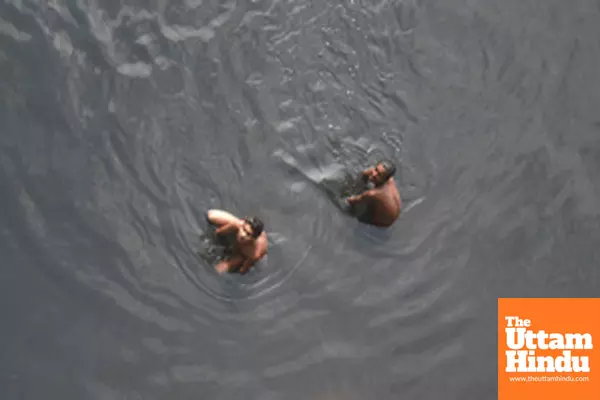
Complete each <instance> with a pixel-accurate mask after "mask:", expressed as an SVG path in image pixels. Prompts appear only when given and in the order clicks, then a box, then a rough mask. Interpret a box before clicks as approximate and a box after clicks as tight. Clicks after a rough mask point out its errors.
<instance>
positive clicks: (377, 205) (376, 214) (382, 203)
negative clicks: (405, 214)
mask: <svg viewBox="0 0 600 400" xmlns="http://www.w3.org/2000/svg"><path fill="white" fill-rule="evenodd" d="M374 192H375V194H374V196H373V197H372V202H371V204H372V207H373V211H372V212H373V214H372V218H373V223H374V224H375V225H378V226H390V225H392V224H393V223H394V221H395V220H396V219H397V218H398V216H399V215H400V210H401V208H402V200H401V199H400V193H398V189H397V188H396V182H395V181H394V178H390V179H389V180H388V181H387V182H386V183H384V184H383V185H382V186H380V187H378V188H375V189H374Z"/></svg>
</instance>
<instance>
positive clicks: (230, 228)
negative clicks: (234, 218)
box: [215, 223, 239, 235]
mask: <svg viewBox="0 0 600 400" xmlns="http://www.w3.org/2000/svg"><path fill="white" fill-rule="evenodd" d="M238 228H239V227H238V225H237V224H234V223H228V224H225V225H223V226H221V227H219V228H218V229H217V230H216V231H215V233H216V234H217V235H226V234H229V233H233V232H237V230H238Z"/></svg>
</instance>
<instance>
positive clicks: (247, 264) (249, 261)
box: [239, 258, 254, 274]
mask: <svg viewBox="0 0 600 400" xmlns="http://www.w3.org/2000/svg"><path fill="white" fill-rule="evenodd" d="M252 265H254V260H253V259H251V258H246V259H245V260H244V263H243V264H242V266H241V267H240V269H239V272H240V274H245V273H246V272H248V270H249V269H250V267H252Z"/></svg>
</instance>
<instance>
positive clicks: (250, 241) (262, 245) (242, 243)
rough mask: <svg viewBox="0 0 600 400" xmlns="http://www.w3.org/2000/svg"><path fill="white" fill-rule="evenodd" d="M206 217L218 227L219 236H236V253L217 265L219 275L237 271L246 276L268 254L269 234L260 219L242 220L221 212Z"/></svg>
mask: <svg viewBox="0 0 600 400" xmlns="http://www.w3.org/2000/svg"><path fill="white" fill-rule="evenodd" d="M206 217H207V219H208V221H209V222H210V223H211V224H213V225H216V226H217V231H216V234H217V235H218V236H224V235H235V252H234V254H233V256H231V257H229V258H228V259H226V260H224V261H221V262H219V263H218V264H217V266H216V267H215V269H216V270H217V272H218V273H219V274H224V273H226V272H235V271H237V272H239V273H241V274H245V273H246V272H248V270H249V269H250V268H251V267H252V266H253V265H254V264H255V263H256V262H257V261H258V260H260V259H261V258H263V257H264V256H265V254H267V234H266V233H265V232H264V225H263V223H262V221H261V220H259V219H258V218H256V217H247V218H243V219H240V218H237V217H236V216H234V215H232V214H230V213H228V212H227V211H221V210H210V211H208V213H207V214H206Z"/></svg>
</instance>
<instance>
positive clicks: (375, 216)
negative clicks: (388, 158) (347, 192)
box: [347, 162, 402, 227]
mask: <svg viewBox="0 0 600 400" xmlns="http://www.w3.org/2000/svg"><path fill="white" fill-rule="evenodd" d="M394 173H395V167H394V166H393V164H391V163H389V162H381V163H379V164H377V165H376V166H375V167H373V168H369V169H367V170H365V171H364V172H363V173H362V178H363V179H364V180H365V181H368V182H371V183H373V184H374V185H375V188H373V189H369V190H366V191H365V192H363V193H361V194H359V195H356V196H352V197H349V198H348V199H347V201H348V204H349V205H350V206H351V208H352V210H353V211H354V213H355V214H358V215H357V216H358V219H359V220H360V221H361V222H364V223H368V224H371V225H375V226H380V227H389V226H391V225H392V224H393V223H394V222H395V221H396V220H397V219H398V217H399V216H400V212H401V210H402V199H401V198H400V193H399V192H398V188H397V187H396V181H395V180H394V177H393V174H394Z"/></svg>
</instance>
